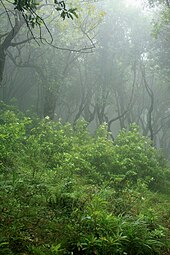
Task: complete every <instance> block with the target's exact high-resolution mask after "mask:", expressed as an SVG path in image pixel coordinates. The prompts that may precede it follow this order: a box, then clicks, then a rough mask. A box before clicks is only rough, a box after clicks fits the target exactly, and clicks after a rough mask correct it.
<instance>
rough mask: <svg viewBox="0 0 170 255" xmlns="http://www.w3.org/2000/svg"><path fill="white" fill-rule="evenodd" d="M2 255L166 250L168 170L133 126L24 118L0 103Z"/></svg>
mask: <svg viewBox="0 0 170 255" xmlns="http://www.w3.org/2000/svg"><path fill="white" fill-rule="evenodd" d="M0 183H1V186H0V201H1V204H0V209H1V214H0V254H1V255H14V254H22V255H28V254H30V255H54V254H59V255H64V254H70V255H82V254H96V255H97V254H98V255H140V254H141V255H142V254H143V255H151V254H152V255H154V254H166V252H168V251H169V248H170V244H169V235H170V231H169V227H170V219H169V218H170V200H168V195H169V194H170V190H169V186H170V185H169V184H170V170H169V168H168V167H167V164H166V161H165V160H164V159H163V157H162V156H161V153H160V151H157V150H156V149H154V148H153V147H152V146H151V144H150V141H149V140H148V139H147V138H145V137H142V136H141V135H140V134H139V132H138V128H137V127H136V126H135V125H132V126H131V129H130V130H129V131H126V130H122V131H121V132H120V134H119V135H118V136H117V138H116V140H115V141H114V143H113V142H111V141H109V140H108V139H107V131H106V127H105V126H104V125H103V126H101V127H100V128H99V129H98V130H97V131H96V133H95V134H94V135H93V136H92V135H90V134H89V132H88V131H87V128H86V123H85V122H84V121H79V122H78V123H77V124H76V126H75V127H74V129H73V128H72V127H71V125H70V124H61V123H60V122H52V121H50V120H49V119H48V118H45V119H43V120H39V119H37V118H36V117H35V116H33V117H32V118H30V117H26V115H25V116H24V114H22V113H20V112H19V111H17V110H16V109H13V108H12V107H10V106H6V105H4V104H2V103H1V110H0Z"/></svg>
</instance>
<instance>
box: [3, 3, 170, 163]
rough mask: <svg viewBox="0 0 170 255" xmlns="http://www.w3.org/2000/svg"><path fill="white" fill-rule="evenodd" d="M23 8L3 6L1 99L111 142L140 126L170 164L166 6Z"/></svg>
mask: <svg viewBox="0 0 170 255" xmlns="http://www.w3.org/2000/svg"><path fill="white" fill-rule="evenodd" d="M25 3H26V2H20V1H15V2H14V4H11V3H10V2H8V1H1V2H0V6H1V9H0V10H1V12H0V20H1V30H0V80H1V87H0V98H1V100H2V101H4V102H5V103H8V104H9V103H10V104H13V103H14V104H17V105H18V107H19V109H21V110H22V111H25V110H27V109H32V110H33V111H34V112H35V113H37V114H38V116H40V117H42V118H43V117H46V116H49V118H51V119H54V120H58V119H61V120H62V121H63V122H70V123H72V124H73V125H74V124H75V123H76V121H77V120H78V119H84V120H85V121H87V123H88V126H89V129H90V130H91V131H92V132H93V131H94V130H95V129H96V128H97V127H98V126H99V125H101V124H102V123H107V125H108V131H109V132H110V138H111V139H112V140H114V139H115V137H116V134H117V133H118V131H119V130H121V129H122V128H127V129H128V127H129V126H130V124H131V123H136V124H137V125H139V126H140V130H141V133H142V134H143V135H145V136H148V137H150V138H151V140H152V141H153V145H154V146H156V147H160V148H162V149H163V151H164V153H165V154H166V156H167V157H168V158H169V154H170V153H169V152H170V136H169V131H170V130H169V129H170V104H169V103H170V101H169V93H170V85H169V79H170V78H169V75H170V72H169V64H170V63H169V59H170V58H169V54H170V47H169V40H170V37H169V3H168V1H165V2H163V3H162V2H161V5H158V6H157V7H154V1H152V2H151V1H150V2H149V3H147V1H146V2H145V3H144V4H145V5H143V6H142V5H141V7H139V6H138V7H135V6H133V5H127V4H126V1H109V0H108V1H76V0H75V1H70V2H67V5H66V3H65V2H58V1H56V2H53V1H49V2H44V3H43V2H38V1H37V2H35V1H30V2H29V3H27V5H26V4H25ZM156 3H157V2H156ZM24 4H25V5H24ZM29 4H30V5H29ZM149 4H150V6H149ZM150 7H152V8H150Z"/></svg>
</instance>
